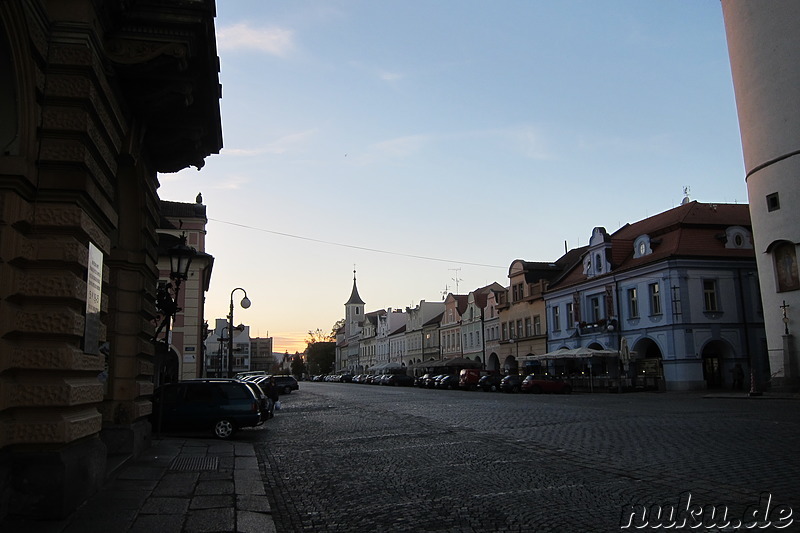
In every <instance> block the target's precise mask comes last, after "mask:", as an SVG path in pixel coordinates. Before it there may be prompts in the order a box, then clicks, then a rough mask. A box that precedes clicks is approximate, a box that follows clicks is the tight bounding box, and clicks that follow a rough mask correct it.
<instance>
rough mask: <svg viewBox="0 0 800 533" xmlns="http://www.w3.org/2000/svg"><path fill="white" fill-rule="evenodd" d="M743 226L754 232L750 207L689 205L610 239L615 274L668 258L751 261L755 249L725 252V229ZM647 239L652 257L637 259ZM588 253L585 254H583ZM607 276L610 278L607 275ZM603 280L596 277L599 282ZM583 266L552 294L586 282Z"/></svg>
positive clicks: (643, 221) (572, 272)
mask: <svg viewBox="0 0 800 533" xmlns="http://www.w3.org/2000/svg"><path fill="white" fill-rule="evenodd" d="M730 226H742V227H744V228H747V229H748V230H751V225H750V210H749V207H748V205H747V204H705V203H698V202H689V203H686V204H683V205H681V206H679V207H676V208H674V209H670V210H669V211H665V212H663V213H659V214H658V215H654V216H652V217H649V218H646V219H644V220H641V221H639V222H635V223H633V224H626V225H625V226H623V227H622V228H620V229H619V230H617V231H616V232H614V234H612V235H611V263H612V272H611V273H619V272H621V271H625V270H629V269H632V268H637V267H640V266H642V265H646V264H649V263H654V262H658V261H663V260H665V259H667V258H678V257H683V258H687V257H694V258H698V259H700V258H728V259H736V258H752V257H754V255H755V252H754V250H753V249H737V248H725V241H724V239H722V238H721V237H724V236H725V229H726V228H728V227H730ZM641 235H648V236H649V237H650V244H651V248H652V251H653V253H651V254H648V255H646V256H644V257H639V258H636V259H634V258H633V254H634V250H633V243H634V241H635V240H636V238H637V237H639V236H641ZM584 251H585V250H584ZM606 275H608V274H606ZM600 277H602V276H595V278H600ZM586 279H587V278H586V275H585V274H583V268H582V265H581V264H576V265H575V267H574V268H572V270H570V271H569V273H568V274H567V275H566V276H564V278H562V279H561V280H559V281H558V282H557V283H556V284H553V285H552V286H551V287H550V290H553V289H556V288H561V287H564V286H569V285H573V284H576V283H581V282H583V281H585V280H586Z"/></svg>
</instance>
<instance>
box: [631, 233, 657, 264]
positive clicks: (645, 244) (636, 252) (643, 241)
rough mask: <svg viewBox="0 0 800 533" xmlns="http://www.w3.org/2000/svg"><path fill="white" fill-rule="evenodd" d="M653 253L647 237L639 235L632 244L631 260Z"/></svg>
mask: <svg viewBox="0 0 800 533" xmlns="http://www.w3.org/2000/svg"><path fill="white" fill-rule="evenodd" d="M652 253H653V249H652V247H651V243H650V236H649V235H639V236H638V237H636V240H635V241H634V242H633V258H634V259H638V258H639V257H644V256H645V255H650V254H652Z"/></svg>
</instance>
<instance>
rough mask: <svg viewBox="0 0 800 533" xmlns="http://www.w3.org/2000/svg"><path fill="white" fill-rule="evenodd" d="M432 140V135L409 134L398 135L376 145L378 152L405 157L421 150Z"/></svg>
mask: <svg viewBox="0 0 800 533" xmlns="http://www.w3.org/2000/svg"><path fill="white" fill-rule="evenodd" d="M431 140H432V137H431V136H430V135H424V134H420V135H407V136H405V137H397V138H395V139H389V140H386V141H381V142H379V143H376V144H375V145H374V148H375V150H376V151H377V152H379V153H381V154H384V155H388V156H393V157H404V156H407V155H411V154H414V153H416V152H418V151H420V150H421V149H422V148H423V147H424V146H425V145H426V144H427V143H429V142H430V141H431Z"/></svg>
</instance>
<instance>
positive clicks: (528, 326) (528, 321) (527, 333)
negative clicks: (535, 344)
mask: <svg viewBox="0 0 800 533" xmlns="http://www.w3.org/2000/svg"><path fill="white" fill-rule="evenodd" d="M525 336H526V337H531V336H533V328H532V327H531V319H530V318H526V319H525Z"/></svg>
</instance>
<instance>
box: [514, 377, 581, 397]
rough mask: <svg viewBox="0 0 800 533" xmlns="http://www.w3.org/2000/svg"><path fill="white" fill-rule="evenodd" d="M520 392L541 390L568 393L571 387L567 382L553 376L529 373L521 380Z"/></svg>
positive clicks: (538, 392)
mask: <svg viewBox="0 0 800 533" xmlns="http://www.w3.org/2000/svg"><path fill="white" fill-rule="evenodd" d="M522 392H531V393H533V394H541V393H543V392H553V393H556V394H569V393H570V392H572V387H571V386H570V384H569V383H567V382H565V381H563V380H560V379H558V378H556V377H553V376H535V375H533V374H530V375H529V376H526V377H525V379H524V380H522Z"/></svg>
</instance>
